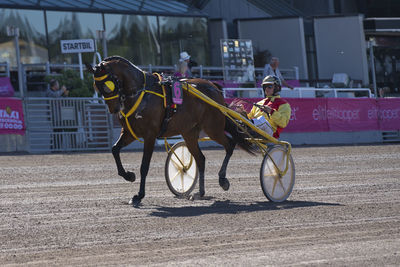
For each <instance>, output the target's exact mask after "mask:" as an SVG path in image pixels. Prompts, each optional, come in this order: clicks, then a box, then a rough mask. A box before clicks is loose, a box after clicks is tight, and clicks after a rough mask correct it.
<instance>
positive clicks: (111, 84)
mask: <svg viewBox="0 0 400 267" xmlns="http://www.w3.org/2000/svg"><path fill="white" fill-rule="evenodd" d="M104 84H105V85H106V86H107V88H108V89H110V90H111V92H112V91H114V89H115V84H114V83H113V82H112V81H106V82H104Z"/></svg>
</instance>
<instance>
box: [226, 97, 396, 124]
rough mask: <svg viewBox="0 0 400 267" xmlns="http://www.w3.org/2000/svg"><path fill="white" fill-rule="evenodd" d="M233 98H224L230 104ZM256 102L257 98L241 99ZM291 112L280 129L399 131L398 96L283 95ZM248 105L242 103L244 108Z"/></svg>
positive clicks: (248, 107) (248, 105)
mask: <svg viewBox="0 0 400 267" xmlns="http://www.w3.org/2000/svg"><path fill="white" fill-rule="evenodd" d="M232 100H233V99H226V102H227V103H231V102H232ZM245 100H246V101H248V102H258V101H259V100H260V99H259V98H248V99H245ZM286 100H287V101H288V102H289V104H290V106H291V108H292V115H291V117H290V122H289V125H288V126H287V127H286V128H285V130H284V132H328V131H332V132H350V131H371V130H382V131H387V130H400V98H383V99H379V100H376V99H372V98H362V99H361V98H358V99H356V98H352V99H349V98H287V99H286ZM251 106H252V105H251V104H247V105H246V109H247V111H249V110H250V109H251Z"/></svg>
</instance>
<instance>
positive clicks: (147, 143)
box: [132, 138, 156, 206]
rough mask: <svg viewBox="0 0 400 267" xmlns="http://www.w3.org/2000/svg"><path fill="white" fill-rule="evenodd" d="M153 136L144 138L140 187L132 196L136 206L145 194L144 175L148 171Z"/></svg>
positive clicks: (153, 141) (152, 149) (153, 142)
mask: <svg viewBox="0 0 400 267" xmlns="http://www.w3.org/2000/svg"><path fill="white" fill-rule="evenodd" d="M155 142H156V139H155V138H147V139H145V140H144V150H143V157H142V164H141V165H140V189H139V193H138V194H137V195H135V196H134V197H133V198H132V204H133V205H134V206H137V205H139V204H140V202H141V201H142V199H143V198H144V196H145V187H146V176H147V173H148V172H149V166H150V160H151V156H152V155H153V151H154V144H155Z"/></svg>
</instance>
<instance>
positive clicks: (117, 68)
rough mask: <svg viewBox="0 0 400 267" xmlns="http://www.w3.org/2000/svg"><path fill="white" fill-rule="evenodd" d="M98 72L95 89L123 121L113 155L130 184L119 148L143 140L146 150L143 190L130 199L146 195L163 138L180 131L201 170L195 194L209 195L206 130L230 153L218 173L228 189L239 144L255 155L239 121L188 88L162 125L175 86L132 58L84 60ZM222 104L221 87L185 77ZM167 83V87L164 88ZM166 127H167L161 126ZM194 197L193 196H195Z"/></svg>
mask: <svg viewBox="0 0 400 267" xmlns="http://www.w3.org/2000/svg"><path fill="white" fill-rule="evenodd" d="M85 65H86V67H87V69H88V71H89V72H90V73H92V74H93V78H94V87H95V89H96V90H97V91H98V92H99V93H100V94H101V96H102V97H103V99H104V100H105V102H106V104H107V106H108V109H109V112H110V113H112V114H115V113H119V120H120V123H121V125H122V129H121V134H120V136H119V138H118V140H117V141H116V143H115V144H114V145H113V146H112V155H113V157H114V159H115V163H116V165H117V170H118V174H119V175H120V176H122V177H123V178H124V179H125V180H127V181H129V182H134V181H135V179H136V175H135V173H134V172H130V171H126V170H125V169H124V167H123V165H122V163H121V159H120V151H121V149H122V148H123V147H125V146H127V145H129V144H130V143H131V142H133V141H135V140H139V141H140V138H142V139H143V143H144V149H143V156H142V162H141V166H140V188H139V192H138V194H137V195H134V196H133V197H132V199H131V203H132V204H133V205H134V206H137V205H139V204H140V203H141V201H142V199H143V198H144V197H145V184H146V176H147V173H148V170H149V165H150V161H151V157H152V153H153V150H154V144H155V141H156V138H158V137H171V136H176V135H181V136H182V137H183V139H184V141H185V142H186V146H187V148H188V150H189V152H190V153H191V154H192V155H193V157H194V159H195V162H196V164H197V166H198V170H199V192H198V193H196V194H195V195H196V197H199V198H203V197H204V195H205V185H204V169H205V157H204V155H203V153H202V152H201V150H200V147H199V144H198V140H199V134H200V132H201V131H202V130H203V131H204V132H205V133H206V134H207V135H208V137H210V138H211V139H212V140H214V141H215V142H217V143H219V144H221V145H222V146H223V147H224V149H225V151H226V155H225V158H224V160H223V163H222V166H221V168H220V170H219V172H218V177H219V185H220V186H221V187H222V189H223V190H225V191H226V190H228V189H229V187H230V183H229V180H228V179H227V178H226V169H227V165H228V162H229V159H230V157H231V156H232V153H233V151H234V149H235V146H236V145H239V146H240V147H241V148H243V149H244V150H246V151H247V152H249V153H252V149H251V144H250V143H249V142H248V141H247V140H246V139H245V135H244V134H243V133H241V132H240V131H238V129H237V127H236V125H235V124H234V123H233V122H232V121H231V120H229V119H228V118H227V117H225V115H223V114H222V112H221V111H220V110H218V109H217V108H215V107H212V106H210V105H209V104H207V103H206V102H204V101H202V100H201V99H199V98H197V97H195V96H193V95H192V94H190V93H189V92H187V91H186V90H182V91H183V103H182V104H181V105H180V106H179V107H178V108H177V109H176V112H175V113H174V114H173V115H172V117H170V119H169V120H168V123H167V125H166V126H165V127H162V125H163V122H164V117H165V115H166V106H165V102H166V101H165V100H166V90H168V89H170V87H171V86H170V85H169V84H167V85H163V83H161V77H160V75H158V74H151V73H147V72H145V71H143V70H141V69H140V68H139V67H137V66H135V65H134V64H133V63H132V62H130V61H129V60H127V59H125V58H123V57H120V56H111V57H107V58H105V59H104V60H103V61H102V62H100V63H99V64H97V65H95V66H94V67H93V66H91V65H90V64H88V63H85ZM185 82H186V83H189V84H191V85H192V86H194V87H196V89H198V90H199V91H200V92H202V93H203V94H205V95H206V96H208V97H210V98H211V99H213V100H214V101H216V102H217V103H219V104H222V105H226V104H225V102H224V98H223V95H222V90H221V89H222V87H220V86H219V85H217V84H214V83H212V82H210V81H208V80H204V79H199V78H190V79H187V80H186V81H185ZM165 87H167V88H165ZM162 128H164V129H162ZM192 197H193V196H192Z"/></svg>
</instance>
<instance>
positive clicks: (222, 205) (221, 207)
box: [149, 200, 342, 218]
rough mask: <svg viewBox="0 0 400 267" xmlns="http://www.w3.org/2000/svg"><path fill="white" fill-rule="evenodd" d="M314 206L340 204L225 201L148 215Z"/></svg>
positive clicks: (167, 215) (182, 215)
mask: <svg viewBox="0 0 400 267" xmlns="http://www.w3.org/2000/svg"><path fill="white" fill-rule="evenodd" d="M316 206H342V204H338V203H325V202H315V201H285V202H282V203H275V202H262V201H259V202H255V203H250V204H243V203H240V202H233V201H230V200H225V201H215V202H214V203H213V204H212V205H210V206H185V207H157V208H156V211H153V212H151V213H150V214H149V215H150V216H155V217H161V218H169V217H193V216H200V215H207V214H237V213H250V212H257V211H273V210H288V209H295V208H305V207H316Z"/></svg>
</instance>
